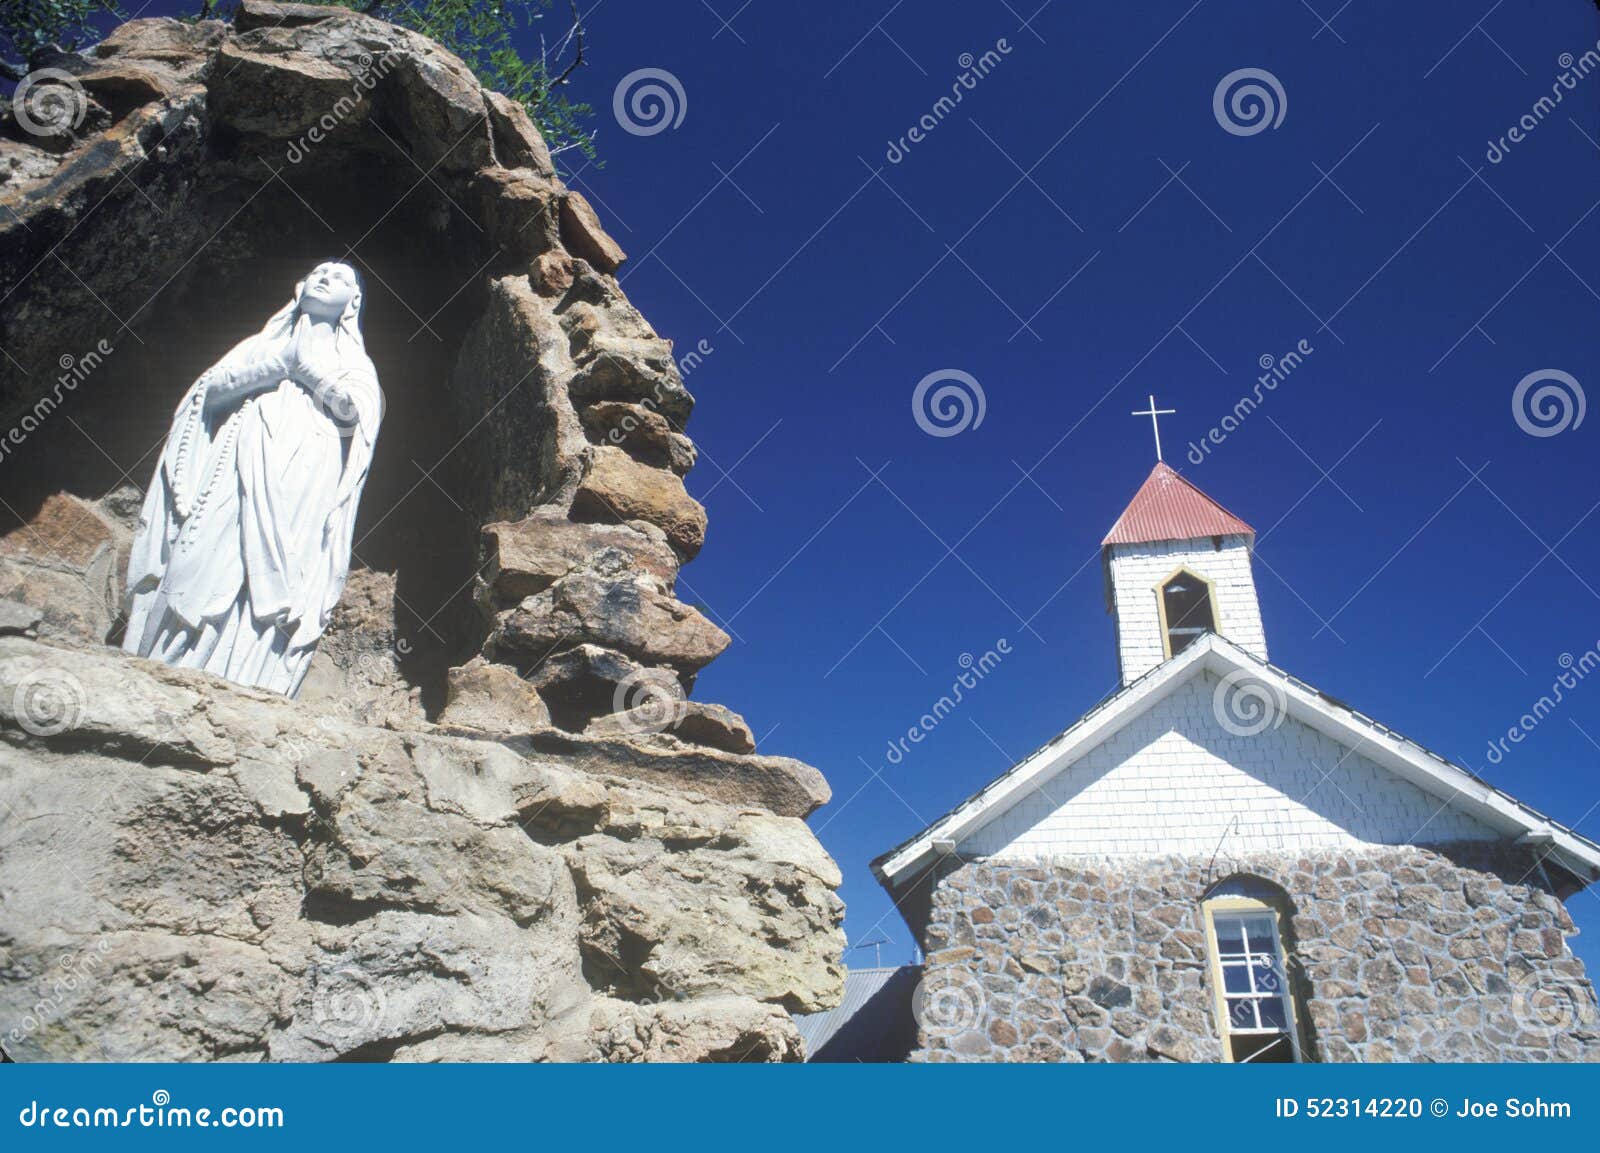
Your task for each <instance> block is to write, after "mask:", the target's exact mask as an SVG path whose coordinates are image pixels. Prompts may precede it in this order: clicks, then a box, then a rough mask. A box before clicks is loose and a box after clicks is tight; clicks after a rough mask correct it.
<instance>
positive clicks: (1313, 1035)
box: [873, 405, 1600, 1061]
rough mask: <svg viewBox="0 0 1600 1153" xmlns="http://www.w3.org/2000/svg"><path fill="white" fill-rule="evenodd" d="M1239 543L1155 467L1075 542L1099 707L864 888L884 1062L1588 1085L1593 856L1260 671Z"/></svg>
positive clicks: (1264, 657) (1247, 556)
mask: <svg viewBox="0 0 1600 1153" xmlns="http://www.w3.org/2000/svg"><path fill="white" fill-rule="evenodd" d="M1152 408H1154V405H1152ZM1254 541H1255V535H1254V532H1253V531H1252V529H1251V528H1250V526H1249V525H1248V524H1246V523H1245V522H1244V521H1242V520H1241V519H1240V518H1239V517H1237V516H1235V515H1234V514H1233V513H1231V512H1229V511H1228V510H1227V509H1225V508H1223V507H1222V506H1221V505H1219V504H1218V503H1217V502H1216V501H1214V500H1212V499H1211V498H1210V497H1208V496H1206V495H1205V494H1204V493H1202V492H1201V491H1200V490H1199V489H1198V488H1196V487H1195V486H1194V485H1192V484H1190V483H1189V482H1188V481H1187V480H1185V479H1184V478H1183V477H1181V476H1179V475H1178V474H1177V473H1176V472H1174V471H1173V470H1172V469H1171V468H1170V467H1168V466H1167V465H1166V464H1163V463H1158V464H1157V465H1156V467H1155V471H1153V472H1152V473H1151V474H1150V476H1149V478H1148V479H1147V480H1146V481H1145V482H1144V484H1143V486H1142V487H1141V488H1140V489H1139V491H1138V492H1137V493H1136V494H1135V495H1134V498H1133V500H1132V502H1131V503H1130V504H1129V505H1128V507H1127V508H1126V510H1124V512H1123V513H1122V515H1121V516H1120V517H1119V518H1118V519H1117V522H1116V523H1115V524H1114V525H1113V526H1112V528H1111V531H1110V532H1109V533H1107V534H1106V537H1105V540H1104V541H1103V560H1104V569H1105V585H1106V596H1107V602H1108V608H1109V611H1110V613H1111V616H1112V619H1113V621H1114V623H1115V634H1116V643H1117V659H1118V663H1119V667H1120V669H1121V680H1122V683H1121V686H1120V688H1119V689H1118V690H1117V691H1116V692H1115V693H1113V694H1112V695H1111V696H1110V697H1108V698H1107V699H1105V700H1103V701H1102V702H1101V703H1099V704H1098V705H1096V706H1095V707H1094V708H1093V709H1092V710H1091V711H1090V712H1089V713H1088V714H1086V715H1085V716H1083V717H1082V718H1081V719H1079V720H1078V721H1077V722H1076V723H1074V724H1073V725H1072V726H1071V727H1070V728H1068V729H1066V731H1064V732H1062V733H1061V734H1060V735H1059V736H1057V737H1055V738H1054V739H1053V740H1051V741H1050V742H1049V743H1048V744H1046V745H1045V746H1044V747H1043V748H1041V749H1039V750H1038V751H1037V752H1035V753H1033V754H1032V755H1030V756H1028V757H1027V758H1025V759H1024V760H1022V761H1021V762H1020V763H1018V764H1017V765H1015V766H1014V767H1012V768H1011V769H1010V770H1009V771H1007V772H1006V773H1004V774H1003V775H1002V776H1000V777H999V778H998V779H996V780H994V781H992V782H990V783H989V784H988V785H986V786H984V788H983V789H982V790H980V791H979V792H977V793H976V794H974V795H973V796H972V797H971V798H969V799H968V800H966V801H964V802H963V803H962V804H960V805H958V806H957V807H956V808H954V809H953V810H951V811H950V812H948V813H946V814H945V815H944V816H942V817H940V818H939V819H938V820H937V821H935V822H934V823H933V824H931V825H930V826H928V827H927V828H926V829H924V830H923V831H922V832H920V833H918V834H917V835H916V836H914V837H912V838H911V839H910V840H908V841H906V842H905V843H903V844H901V845H899V846H898V847H896V848H894V849H893V850H891V851H890V852H888V853H886V854H884V855H883V856H882V857H880V858H878V859H877V860H876V861H874V862H873V870H874V872H875V873H876V875H877V877H878V879H879V881H880V882H881V883H882V884H883V885H884V887H885V888H886V889H887V890H888V891H889V893H890V895H891V897H892V898H893V899H894V901H895V902H896V904H897V906H898V907H899V908H900V910H901V912H902V913H903V914H904V915H905V917H906V919H907V921H908V922H909V924H910V925H911V927H912V930H913V931H914V932H915V934H916V935H917V937H918V940H919V942H920V944H921V946H922V948H923V951H924V953H925V958H926V960H925V966H924V971H923V973H922V978H921V985H920V987H919V988H918V989H917V992H916V995H915V998H914V1002H913V1004H914V1009H915V1014H916V1020H917V1025H918V1031H917V1040H916V1045H917V1048H916V1049H915V1050H914V1051H913V1059H917V1060H926V1061H1016V1060H1033V1061H1156V1060H1168V1061H1502V1060H1508V1061H1524V1060H1526V1061H1549V1060H1564V1061H1596V1060H1600V1013H1597V1010H1596V1003H1595V993H1594V989H1593V986H1592V985H1591V984H1590V982H1589V981H1588V980H1587V978H1586V976H1585V973H1584V968H1583V964H1582V962H1581V961H1579V960H1578V959H1577V958H1576V957H1574V955H1573V954H1572V951H1571V950H1570V949H1569V947H1568V945H1567V938H1568V936H1570V935H1571V934H1573V933H1574V932H1575V929H1574V926H1573V923H1572V920H1571V918H1570V917H1569V916H1568V913H1567V909H1566V906H1565V904H1564V901H1565V900H1566V899H1568V898H1569V897H1571V896H1572V895H1573V894H1575V893H1577V892H1579V891H1580V890H1582V889H1583V888H1584V887H1585V886H1586V885H1588V884H1590V883H1591V882H1593V881H1595V880H1596V879H1597V878H1600V845H1597V844H1595V842H1593V841H1591V840H1589V839H1587V838H1586V837H1583V836H1580V835H1578V834H1577V833H1575V832H1573V831H1572V830H1571V829H1569V828H1566V827H1564V826H1562V825H1560V824H1558V823H1556V822H1555V821H1553V820H1551V819H1550V818H1549V817H1546V816H1544V815H1542V814H1540V813H1538V812H1536V811H1534V810H1533V809H1531V808H1529V807H1528V806H1526V805H1524V804H1522V803H1521V802H1519V801H1517V800H1516V799H1515V798H1513V797H1510V796H1508V795H1507V794H1505V793H1503V792H1501V791H1500V790H1499V789H1496V788H1494V787H1493V786H1491V785H1489V784H1487V783H1485V782H1484V781H1482V780H1480V779H1479V778H1477V777H1475V776H1474V775H1472V774H1471V773H1470V772H1468V771H1467V770H1466V769H1463V768H1461V767H1460V766H1458V765H1455V764H1453V763H1451V762H1450V761H1448V760H1446V759H1445V758H1443V757H1441V756H1439V755H1438V754H1436V753H1432V752H1429V751H1428V750H1427V749H1425V748H1423V747H1422V746H1420V745H1418V744H1416V743H1415V742H1413V741H1410V740H1407V739H1406V738H1405V737H1403V736H1401V735H1400V734H1399V733H1397V732H1395V731H1394V730H1393V729H1390V728H1388V727H1387V726H1386V725H1383V724H1381V723H1379V722H1378V721H1376V720H1374V719H1373V718H1371V717H1368V716H1365V715H1363V714H1362V713H1360V712H1357V711H1356V710H1355V709H1354V708H1352V707H1351V706H1349V705H1347V704H1345V703H1343V702H1342V701H1339V700H1337V699H1335V698H1333V697H1330V696H1328V695H1327V694H1325V693H1323V692H1320V691H1319V690H1317V689H1316V688H1313V687H1312V686H1311V685H1308V684H1306V683H1305V682H1304V681H1301V680H1298V679H1297V678H1295V677H1294V676H1292V675H1291V674H1289V673H1287V672H1285V671H1283V670H1282V669H1280V668H1278V667H1276V666H1275V665H1273V664H1270V663H1269V660H1268V653H1267V633H1266V629H1265V627H1264V625H1263V622H1262V617H1261V607H1260V604H1259V603H1258V601H1257V597H1256V585H1255V579H1254V576H1253V573H1252V559H1251V556H1252V549H1253V546H1254Z"/></svg>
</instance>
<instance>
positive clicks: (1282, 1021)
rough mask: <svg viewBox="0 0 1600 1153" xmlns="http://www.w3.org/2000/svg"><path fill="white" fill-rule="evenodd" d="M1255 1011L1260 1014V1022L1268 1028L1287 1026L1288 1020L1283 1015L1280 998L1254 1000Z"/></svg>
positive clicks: (1284, 1027)
mask: <svg viewBox="0 0 1600 1153" xmlns="http://www.w3.org/2000/svg"><path fill="white" fill-rule="evenodd" d="M1256 1012H1257V1013H1259V1014H1260V1016H1261V1024H1262V1025H1263V1026H1265V1027H1266V1028H1268V1029H1287V1028H1288V1027H1289V1022H1288V1020H1287V1018H1286V1017H1285V1016H1284V1012H1283V1001H1282V999H1281V998H1278V997H1262V998H1260V999H1259V1000H1258V1001H1257V1002H1256Z"/></svg>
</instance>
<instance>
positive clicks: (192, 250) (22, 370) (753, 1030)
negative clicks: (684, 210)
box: [0, 0, 844, 1060]
mask: <svg viewBox="0 0 1600 1153" xmlns="http://www.w3.org/2000/svg"><path fill="white" fill-rule="evenodd" d="M54 64H55V65H56V66H59V67H60V68H62V69H63V70H65V71H68V72H70V73H71V74H72V76H73V79H74V84H75V86H76V89H77V90H78V93H79V95H81V97H82V102H83V110H84V115H83V117H82V118H81V120H80V121H79V122H76V123H74V124H73V125H72V126H71V127H70V130H66V131H64V132H62V133H61V134H59V136H52V137H50V138H44V137H41V136H39V135H38V134H37V133H34V132H30V131H28V130H27V127H26V126H25V125H23V124H21V123H20V122H19V121H18V119H17V118H16V117H15V116H14V115H11V114H10V112H9V110H8V108H7V107H6V106H3V105H0V296H4V298H5V300H6V305H5V308H4V309H3V310H0V346H4V347H5V348H6V350H7V355H6V357H5V358H4V359H3V360H0V450H3V452H0V456H3V457H4V460H3V463H4V467H5V470H6V471H5V476H6V477H7V482H8V485H9V486H10V487H8V489H7V494H6V501H5V509H4V511H3V515H0V814H4V817H3V818H0V1049H3V1050H4V1051H5V1053H6V1054H7V1055H9V1056H11V1057H13V1058H15V1059H18V1060H42V1059H53V1060H82V1059H94V1058H107V1059H124V1060H131V1059H150V1060H175V1059H244V1060H256V1059H292V1060H315V1059H358V1060H359V1059H366V1060H385V1059H512V1060H537V1059H541V1058H552V1059H561V1060H780V1059H798V1057H799V1055H800V1051H799V1039H798V1034H797V1033H796V1031H795V1028H794V1025H793V1023H792V1021H791V1020H790V1017H789V1013H790V1012H791V1011H794V1012H812V1011H817V1010H820V1009H825V1008H827V1007H829V1006H831V1005H833V1004H835V1003H837V1001H838V999H839V997H840V994H841V992H842V984H843V982H842V970H841V968H840V965H839V963H838V957H839V956H840V954H841V953H842V951H843V947H844V938H843V934H842V932H841V929H840V925H841V922H842V919H843V906H842V905H841V903H840V902H839V899H838V898H837V896H836V895H835V892H834V890H835V889H837V887H838V885H839V880H840V878H839V873H838V870H837V868H836V866H835V865H834V863H833V862H832V861H831V860H830V859H829V858H828V856H827V854H826V852H825V851H824V850H823V849H822V847H821V845H820V844H818V842H817V840H816V838H815V837H814V836H813V834H812V833H811V831H810V829H809V828H807V826H806V825H805V823H804V817H805V816H806V815H807V814H809V813H810V812H812V811H813V810H814V809H815V808H816V807H817V806H818V805H820V804H822V803H824V802H825V801H826V800H827V799H828V795H829V794H828V787H827V783H826V781H824V780H823V778H822V775H821V774H820V773H818V772H817V771H816V770H815V769H813V768H812V767H810V766H809V765H804V764H801V763H799V762H797V761H792V760H789V759H787V758H783V757H775V756H766V755H758V754H757V753H756V751H755V743H756V742H755V739H754V737H753V735H752V733H751V731H750V728H749V726H747V725H746V724H745V722H744V721H743V720H742V719H741V718H740V717H738V716H737V715H736V714H734V713H732V712H731V711H729V710H728V709H725V708H722V707H720V706H717V705H714V704H705V703H701V702H697V701H690V700H688V699H687V698H688V694H689V692H690V690H691V689H692V687H693V684H694V680H695V677H696V675H697V673H698V672H699V670H700V669H701V668H703V667H704V666H705V665H706V663H707V662H709V661H710V660H712V659H713V658H715V657H716V656H717V655H718V654H720V653H721V652H722V651H723V649H724V648H726V647H727V645H728V643H729V638H728V636H727V635H726V634H725V633H724V632H723V631H722V630H721V629H719V628H718V627H717V626H716V625H715V624H713V623H712V622H711V621H710V620H709V619H707V617H706V616H705V615H704V614H702V613H701V612H700V611H699V610H698V609H697V608H695V607H694V606H691V605H689V604H686V603H684V602H683V601H681V600H679V599H678V597H677V593H676V581H677V577H678V570H679V567H680V566H681V565H682V564H684V563H686V562H687V561H689V560H690V559H692V558H693V557H694V556H695V554H696V553H698V552H699V550H700V548H701V546H702V544H703V543H704V540H705V533H706V519H705V513H704V510H703V509H702V508H701V506H700V505H699V503H698V502H696V501H695V500H694V499H693V498H692V497H691V496H690V495H689V493H688V491H687V489H686V488H685V485H684V481H683V477H684V475H685V474H686V473H687V472H688V471H689V470H690V468H691V467H692V466H693V464H694V462H695V448H694V445H693V444H692V443H691V442H690V441H689V439H688V438H687V436H685V435H684V433H683V426H684V424H685V422H686V421H687V420H688V418H689V416H690V413H691V411H692V408H693V405H694V398H693V397H692V396H690V394H689V393H688V391H687V390H686V389H685V388H684V385H683V381H682V377H681V374H680V372H679V370H678V368H677V366H676V364H675V363H674V359H673V349H672V343H671V341H669V340H667V339H664V338H663V337H661V336H660V335H659V334H657V333H656V332H655V330H654V329H653V328H652V327H651V326H650V324H649V323H648V322H647V321H646V320H645V318H644V317H643V316H642V315H641V314H640V313H639V311H638V310H637V309H636V308H635V307H634V306H633V304H632V303H631V302H630V301H629V300H628V298H627V296H626V295H625V294H624V293H623V292H622V289H621V287H620V285H619V284H618V281H617V278H616V275H615V274H616V271H617V269H618V267H619V266H620V264H621V263H622V261H623V260H624V259H625V255H624V253H623V252H622V250H621V249H620V248H619V247H618V246H617V245H616V243H615V242H614V241H613V240H612V239H611V238H610V237H609V236H608V235H607V234H606V232H605V230H604V228H603V227H602V226H601V224H600V221H599V220H598V218H597V217H596V215H595V213H594V211H593V209H592V208H591V207H590V206H589V204H588V203H587V202H586V201H585V200H584V198H583V197H582V196H581V195H579V194H578V193H577V192H575V191H574V190H572V189H569V188H567V187H566V186H565V184H564V183H563V181H562V180H561V178H560V176H559V174H558V173H557V170H556V168H555V165H554V164H553V163H552V161H551V157H550V155H549V152H548V151H547V149H546V147H545V144H544V141H543V140H542V139H541V138H540V136H539V133H538V131H537V129H536V128H535V127H534V125H533V123H532V121H531V120H530V119H529V117H528V116H527V114H526V113H525V112H524V110H523V109H522V108H521V107H520V106H519V105H517V104H515V103H513V102H512V101H510V100H508V99H506V98H505V97H503V96H501V95H499V94H497V93H494V92H491V91H488V90H485V89H484V88H483V87H482V86H481V85H480V84H479V83H478V81H477V79H476V78H475V77H474V76H473V74H472V73H471V71H470V70H469V69H468V68H467V67H466V65H464V64H463V63H462V62H461V61H460V60H458V59H456V58H455V57H453V56H451V55H450V54H449V53H448V52H446V51H444V50H443V49H442V48H441V47H440V46H439V45H437V44H435V43H434V42H432V41H430V40H428V39H427V38H425V37H423V36H420V35H418V34H416V33H412V32H409V31H406V30H404V29H400V28H397V27H395V26H393V25H390V24H387V23H385V22H383V21H379V20H375V19H371V18H368V17H365V16H362V15H360V14H358V13H355V12H352V11H348V10H346V9H342V8H338V7H327V6H311V5H300V4H273V3H268V2H265V0H242V2H241V3H240V4H239V5H238V7H237V10H236V11H235V13H234V17H233V20H232V22H231V23H229V22H223V21H218V20H204V21H195V22H180V21H175V20H134V21H130V22H128V23H126V24H123V25H121V26H120V27H118V28H117V29H116V31H115V32H113V33H112V34H111V35H110V36H108V37H107V38H106V39H105V40H104V41H103V42H102V43H100V44H98V45H96V46H95V47H94V48H93V49H92V50H90V51H89V52H87V53H85V54H83V55H81V56H77V55H66V54H63V55H60V56H59V57H58V58H57V59H55V60H54ZM314 131H315V135H314V136H313V132H314ZM152 205H155V206H157V210H155V211H153V210H152V208H151V206H152ZM347 247H348V249H349V251H348V257H347V258H348V259H349V260H350V262H351V263H353V264H355V265H356V266H357V267H358V268H359V269H360V270H361V271H362V272H363V273H364V274H365V276H366V281H367V288H366V296H365V298H364V299H365V304H364V308H363V315H362V325H363V330H364V332H365V334H366V342H367V347H368V350H369V352H370V353H371V355H372V357H373V360H374V363H375V365H376V366H377V369H378V374H379V378H380V381H381V383H382V386H383V388H384V391H385V398H386V402H387V407H386V413H385V417H384V424H383V430H382V433H381V435H380V437H379V441H378V446H377V454H376V456H375V458H374V462H373V467H372V471H371V474H370V476H369V478H368V483H367V486H366V489H365V491H364V493H363V496H362V503H361V516H360V519H359V520H358V521H357V525H356V537H357V541H356V544H355V547H354V549H353V568H354V572H353V573H352V577H351V580H350V582H349V583H348V584H347V585H346V587H345V590H344V596H343V598H342V599H341V601H340V603H339V606H338V608H337V610H336V611H335V612H334V614H333V618H332V620H331V621H330V622H329V624H328V629H327V631H326V633H325V634H324V637H323V643H322V645H321V648H320V650H319V652H318V654H317V658H316V663H315V665H314V668H313V672H312V675H311V676H310V677H309V678H308V680H307V683H306V686H305V689H304V691H303V692H302V693H301V695H300V698H299V699H298V700H296V701H293V702H290V701H285V700H283V699H281V698H277V697H272V696H269V695H266V694H262V693H258V692H253V691H251V690H247V689H241V688H238V687H237V686H233V685H229V684H227V683H226V682H223V681H221V680H219V679H217V678H214V677H209V676H207V675H205V674H199V673H192V672H178V671H174V670H170V669H166V668H164V667H162V666H159V665H155V664H152V663H151V662H146V661H139V660H134V659H132V658H129V657H126V656H124V655H123V654H122V653H121V652H119V651H118V650H117V649H115V648H114V647H108V642H112V643H114V642H115V640H116V639H117V636H116V633H117V628H118V623H117V618H118V616H119V611H120V599H121V588H122V583H123V581H122V576H121V573H122V572H124V571H125V557H126V551H127V546H128V540H129V537H130V535H131V532H132V527H133V526H132V523H131V518H132V517H134V516H136V514H137V509H138V505H139V492H138V489H137V486H138V485H142V484H144V483H146V482H147V481H148V478H149V476H150V470H151V468H152V467H153V461H154V460H155V459H156V453H155V449H156V448H157V447H158V446H159V445H160V444H161V443H162V441H163V439H164V437H165V435H166V432H167V425H168V421H169V420H170V414H171V412H172V409H173V406H174V405H175V404H176V403H177V401H178V398H179V397H180V396H181V395H182V394H183V392H184V390H185V389H186V388H187V387H188V385H189V384H190V383H191V382H192V381H193V380H194V379H195V378H196V377H197V376H198V375H199V374H200V373H201V372H202V371H204V369H205V368H206V367H207V366H208V365H210V364H212V363H214V362H215V361H216V360H217V359H218V358H219V357H220V356H221V355H222V354H223V353H224V352H225V351H226V350H227V348H228V347H229V346H230V345H231V344H232V343H233V341H234V340H236V339H238V338H239V337H240V336H242V335H244V334H245V333H247V332H249V331H253V330H254V328H255V327H256V326H258V325H259V324H260V323H261V322H262V320H263V319H264V318H265V317H266V316H268V315H270V314H271V312H272V311H274V310H275V309H277V308H278V307H279V306H281V305H282V303H283V302H284V301H285V300H286V299H287V298H288V296H289V294H290V293H291V291H292V286H293V284H294V282H295V280H296V279H297V278H298V277H300V276H303V275H304V274H305V272H306V271H307V270H308V269H309V268H310V267H312V266H313V265H314V264H315V263H316V262H317V261H319V260H322V259H325V258H327V257H328V256H329V255H331V254H340V253H343V252H344V251H345V250H346V248H347ZM86 350H101V351H97V352H96V353H95V354H94V356H93V357H92V358H91V357H90V356H89V355H87V354H86ZM75 358H76V359H75ZM91 359H92V361H93V363H92V364H90V363H89V362H90V360H91ZM69 366H75V367H69ZM64 372H65V375H64Z"/></svg>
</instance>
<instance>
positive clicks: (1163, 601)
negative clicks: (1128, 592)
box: [1155, 565, 1227, 661]
mask: <svg viewBox="0 0 1600 1153" xmlns="http://www.w3.org/2000/svg"><path fill="white" fill-rule="evenodd" d="M1179 575H1184V576H1190V577H1193V578H1194V579H1195V580H1197V581H1199V582H1200V583H1201V584H1203V585H1205V586H1206V600H1207V601H1209V602H1210V604H1211V623H1212V624H1213V625H1215V626H1216V631H1217V635H1218V636H1219V637H1220V636H1226V635H1227V633H1226V632H1225V631H1224V630H1223V627H1222V600H1221V598H1219V597H1218V596H1217V582H1216V581H1214V580H1212V579H1211V578H1210V577H1207V576H1202V575H1201V574H1200V573H1197V572H1195V571H1194V569H1192V568H1190V567H1189V566H1188V565H1179V566H1178V567H1177V568H1175V569H1173V570H1172V571H1171V572H1169V573H1168V574H1167V575H1166V576H1164V577H1162V578H1161V579H1160V580H1159V581H1157V582H1156V588H1155V591H1156V612H1157V613H1159V614H1160V616H1161V655H1162V657H1163V658H1164V659H1166V660H1169V661H1170V660H1171V659H1172V637H1171V635H1170V634H1169V633H1168V632H1167V598H1166V593H1165V589H1166V587H1167V586H1168V585H1169V584H1171V583H1172V582H1173V580H1174V579H1175V578H1177V577H1178V576H1179Z"/></svg>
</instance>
